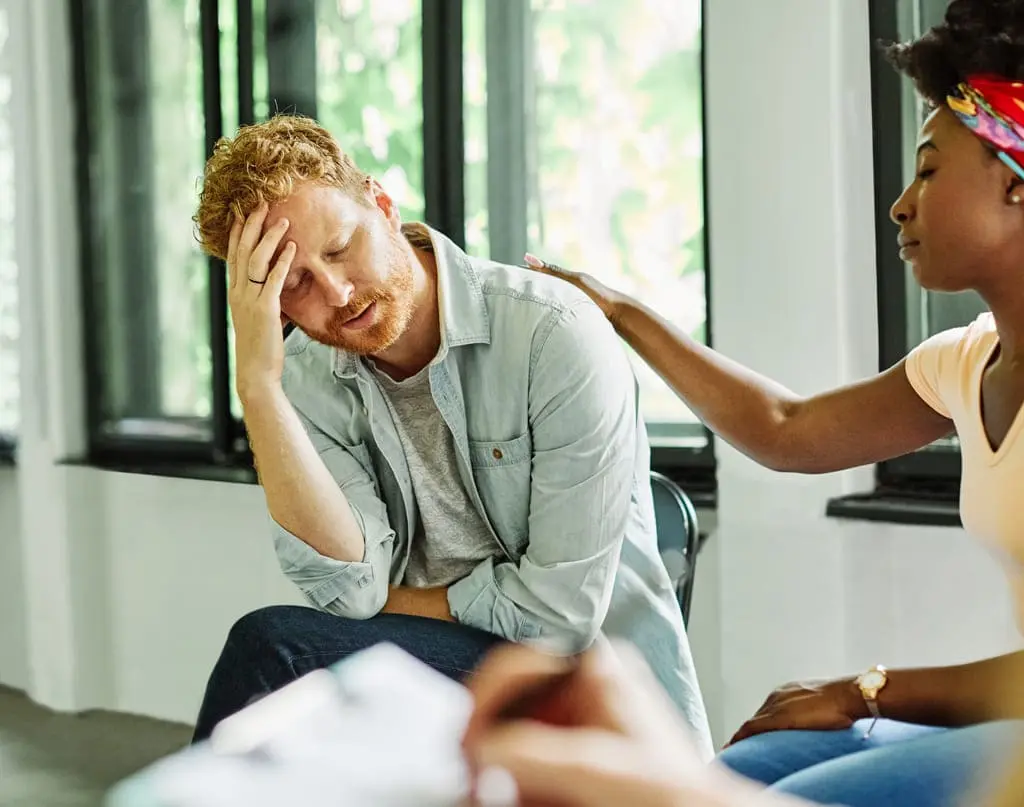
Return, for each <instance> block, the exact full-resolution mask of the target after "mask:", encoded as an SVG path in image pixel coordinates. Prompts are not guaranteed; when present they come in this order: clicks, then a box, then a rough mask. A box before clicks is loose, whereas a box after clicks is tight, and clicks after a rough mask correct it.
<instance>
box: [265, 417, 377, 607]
mask: <svg viewBox="0 0 1024 807" xmlns="http://www.w3.org/2000/svg"><path fill="white" fill-rule="evenodd" d="M299 417H300V419H301V420H302V423H303V426H305V428H306V432H307V434H309V437H310V439H311V440H312V442H313V445H314V447H315V448H316V450H317V453H318V454H319V455H320V459H321V460H322V461H323V463H324V465H326V466H327V470H328V471H330V473H331V476H332V477H333V478H334V480H335V481H336V482H337V483H338V487H339V488H340V489H341V492H342V493H343V494H344V495H345V498H346V500H347V501H348V505H349V507H350V508H351V509H352V514H353V516H355V519H356V522H357V523H358V524H359V527H360V529H361V530H362V534H363V544H364V549H363V559H362V560H361V561H353V562H346V561H340V560H335V559H334V558H329V557H326V556H324V555H321V554H320V553H319V552H317V551H316V550H315V549H313V547H311V546H310V545H309V544H307V543H306V542H305V541H303V540H302V539H301V538H299V537H298V536H296V535H293V534H292V533H291V532H289V531H288V530H286V529H285V528H284V527H282V526H281V525H280V524H278V523H277V522H276V521H272V531H273V537H274V549H275V551H276V552H277V558H278V562H279V563H280V566H281V570H282V571H283V572H284V574H285V576H286V577H287V578H288V579H289V580H291V581H292V582H293V583H295V585H296V586H298V587H299V590H300V591H302V593H303V595H304V596H305V597H306V599H307V600H309V602H310V603H311V604H312V605H314V606H315V607H317V608H319V609H321V610H323V611H327V612H329V613H332V614H336V615H338V616H345V617H350V618H352V619H368V618H370V617H372V616H374V615H375V614H377V613H379V612H380V610H381V608H383V607H384V603H385V602H386V601H387V596H388V581H389V575H390V569H391V550H392V547H393V546H394V539H395V533H394V530H392V529H391V526H390V523H389V521H388V516H387V510H386V508H385V506H384V503H383V502H382V501H381V500H380V498H379V497H378V496H377V493H376V490H375V488H374V484H373V479H372V478H371V476H370V473H369V471H368V470H367V465H368V463H369V453H368V452H367V450H366V447H365V446H363V445H358V446H352V447H345V446H342V445H339V444H338V443H336V442H335V441H334V440H332V439H331V438H330V437H328V436H327V435H325V434H324V433H323V432H322V431H320V430H319V429H318V428H317V427H316V426H315V425H314V424H313V423H312V422H310V421H309V419H308V418H306V417H305V416H303V415H302V414H301V413H299Z"/></svg>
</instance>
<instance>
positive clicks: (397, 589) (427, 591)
mask: <svg viewBox="0 0 1024 807" xmlns="http://www.w3.org/2000/svg"><path fill="white" fill-rule="evenodd" d="M381 613H382V614H406V615H408V616H424V617H428V618H429V619H440V620H442V621H444V622H454V621H455V617H453V616H452V612H451V609H450V608H449V607H448V589H446V588H411V587H409V586H391V587H390V588H389V589H388V601H387V603H385V605H384V608H383V609H382V610H381Z"/></svg>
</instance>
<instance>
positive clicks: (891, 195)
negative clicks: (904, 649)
mask: <svg viewBox="0 0 1024 807" xmlns="http://www.w3.org/2000/svg"><path fill="white" fill-rule="evenodd" d="M868 15H869V23H868V26H869V31H870V42H869V47H870V48H871V113H872V134H873V142H874V193H875V202H874V203H875V211H874V212H875V266H876V271H877V303H878V365H879V371H880V372H884V371H886V370H888V369H889V368H891V367H893V366H894V365H896V364H898V363H899V362H900V361H901V360H902V359H903V358H904V357H905V356H906V355H907V353H908V351H909V350H910V348H911V347H913V346H912V345H908V337H907V334H908V313H907V312H908V302H909V300H908V296H907V267H906V265H905V264H904V262H903V261H902V260H901V259H900V257H899V251H898V249H897V247H896V237H897V234H898V227H897V226H896V224H895V223H893V222H892V220H891V219H890V215H889V211H890V208H891V206H892V204H893V202H894V201H895V200H896V199H897V198H899V196H900V195H901V194H902V192H903V189H904V182H905V180H904V176H905V175H904V171H905V165H906V163H905V161H906V151H905V143H904V138H903V137H901V136H894V135H893V133H894V131H898V127H894V126H893V122H894V121H896V122H902V121H903V120H904V114H905V112H906V108H905V103H906V93H905V91H904V90H905V86H906V85H905V81H906V79H905V78H904V77H903V76H901V75H900V74H899V73H898V72H897V71H896V70H895V69H894V68H893V67H892V65H890V64H889V63H888V61H887V60H886V58H885V54H884V52H883V49H882V47H881V46H882V43H886V42H896V41H899V40H900V39H901V36H902V33H903V32H901V30H900V9H899V4H898V3H897V2H895V0H868ZM960 463H961V459H960V452H959V450H958V449H956V448H955V446H954V445H951V444H949V443H948V442H947V441H943V442H942V443H940V444H937V445H934V446H929V447H927V448H924V449H921V450H919V451H915V452H912V453H910V454H906V455H904V456H902V457H897V458H895V459H891V460H887V461H885V462H881V463H878V464H877V465H876V466H875V489H874V490H873V491H871V492H869V493H866V494H860V495H853V496H844V497H840V498H837V499H834V500H832V501H830V502H829V504H828V510H827V512H828V514H829V515H833V516H838V517H849V518H858V519H866V520H875V521H886V522H892V523H907V524H932V525H940V526H959V525H960V515H959V498H960Z"/></svg>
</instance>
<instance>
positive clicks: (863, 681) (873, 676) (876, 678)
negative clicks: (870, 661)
mask: <svg viewBox="0 0 1024 807" xmlns="http://www.w3.org/2000/svg"><path fill="white" fill-rule="evenodd" d="M884 683H885V676H884V675H883V674H882V673H880V672H879V671H878V670H869V671H868V672H866V673H864V675H862V676H861V677H860V685H861V686H862V687H864V688H865V689H878V688H879V687H881V686H882V684H884Z"/></svg>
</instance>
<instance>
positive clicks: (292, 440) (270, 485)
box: [242, 387, 364, 562]
mask: <svg viewBox="0 0 1024 807" xmlns="http://www.w3.org/2000/svg"><path fill="white" fill-rule="evenodd" d="M242 404H243V409H244V413H245V425H246V428H247V430H248V432H249V440H250V443H251V444H252V451H253V455H254V456H255V459H256V466H257V472H258V474H259V477H260V483H261V484H262V485H263V489H264V492H265V493H266V497H267V508H268V509H269V511H270V515H271V516H272V517H273V519H274V520H275V521H276V522H277V523H278V524H280V525H281V526H282V527H284V528H285V529H286V530H288V531H289V532H290V533H292V534H293V535H295V536H297V537H298V538H301V539H302V540H303V541H305V542H306V543H307V544H309V545H310V546H311V547H312V548H313V549H315V550H316V551H317V552H319V553H320V554H321V555H324V556H326V557H329V558H334V559H335V560H341V561H349V562H355V561H361V560H362V559H363V548H364V544H363V534H362V531H361V530H360V528H359V524H358V523H357V522H356V519H355V516H354V515H353V514H352V509H351V508H350V507H349V504H348V501H347V500H346V499H345V495H344V494H343V493H342V492H341V490H340V489H339V488H338V485H337V483H336V482H335V481H334V479H333V478H332V477H331V474H330V472H329V471H328V470H327V467H326V466H325V465H324V463H323V461H322V460H321V459H320V457H319V455H318V454H317V452H316V449H315V448H314V447H313V443H312V442H311V441H310V439H309V435H307V434H306V430H305V429H304V428H303V426H302V421H301V420H299V416H298V415H297V414H296V413H295V410H294V409H293V408H292V405H291V403H289V401H288V399H287V398H286V397H285V394H284V391H283V390H282V389H281V388H280V387H276V388H267V389H265V390H260V391H259V392H256V393H250V394H248V395H247V396H246V397H245V398H244V399H243V401H242Z"/></svg>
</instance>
